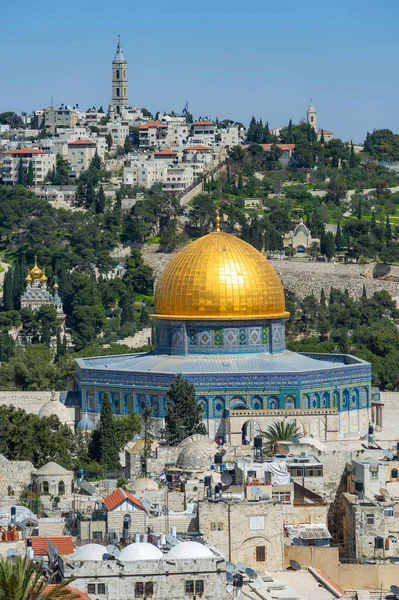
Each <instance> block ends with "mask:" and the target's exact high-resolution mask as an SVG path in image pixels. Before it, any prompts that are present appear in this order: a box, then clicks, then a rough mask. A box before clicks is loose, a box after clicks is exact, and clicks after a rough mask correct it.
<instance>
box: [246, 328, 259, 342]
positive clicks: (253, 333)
mask: <svg viewBox="0 0 399 600" xmlns="http://www.w3.org/2000/svg"><path fill="white" fill-rule="evenodd" d="M248 333H249V345H250V346H259V345H260V343H261V339H262V336H261V329H260V327H250V328H249V332H248Z"/></svg>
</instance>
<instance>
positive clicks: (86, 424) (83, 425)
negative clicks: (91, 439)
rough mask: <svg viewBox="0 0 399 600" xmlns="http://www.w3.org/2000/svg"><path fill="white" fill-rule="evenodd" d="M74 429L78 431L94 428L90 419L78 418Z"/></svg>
mask: <svg viewBox="0 0 399 600" xmlns="http://www.w3.org/2000/svg"><path fill="white" fill-rule="evenodd" d="M76 429H78V430H79V431H92V429H94V423H93V421H92V420H91V419H80V421H79V423H78V424H77V426H76Z"/></svg>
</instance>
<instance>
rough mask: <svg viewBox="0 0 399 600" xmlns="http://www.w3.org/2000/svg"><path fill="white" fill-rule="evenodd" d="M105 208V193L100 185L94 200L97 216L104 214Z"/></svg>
mask: <svg viewBox="0 0 399 600" xmlns="http://www.w3.org/2000/svg"><path fill="white" fill-rule="evenodd" d="M104 208H105V192H104V188H103V186H102V185H100V189H99V190H98V193H97V196H96V200H95V209H96V213H97V214H101V213H103V212H104Z"/></svg>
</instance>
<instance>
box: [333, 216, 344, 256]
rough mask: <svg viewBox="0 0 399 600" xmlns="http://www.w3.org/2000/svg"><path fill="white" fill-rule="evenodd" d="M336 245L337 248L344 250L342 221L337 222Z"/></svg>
mask: <svg viewBox="0 0 399 600" xmlns="http://www.w3.org/2000/svg"><path fill="white" fill-rule="evenodd" d="M335 247H336V249H337V250H342V247H343V236H342V232H341V223H340V222H339V221H338V223H337V233H336V234H335Z"/></svg>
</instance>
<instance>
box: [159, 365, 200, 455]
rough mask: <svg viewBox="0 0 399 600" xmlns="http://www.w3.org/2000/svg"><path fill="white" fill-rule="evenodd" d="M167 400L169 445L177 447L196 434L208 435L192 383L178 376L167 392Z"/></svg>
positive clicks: (166, 425) (166, 427)
mask: <svg viewBox="0 0 399 600" xmlns="http://www.w3.org/2000/svg"><path fill="white" fill-rule="evenodd" d="M167 398H168V401H167V405H166V414H165V436H166V439H167V441H168V444H169V445H171V446H177V445H178V444H180V442H181V441H183V440H184V439H185V438H186V437H189V436H190V435H193V434H194V433H201V434H203V435H206V427H205V425H204V424H203V423H202V410H201V406H200V405H199V404H198V402H197V400H196V396H195V388H194V386H193V384H192V383H189V382H188V381H187V380H186V379H184V378H183V377H182V376H181V374H178V375H176V377H175V378H174V380H173V381H172V383H171V385H170V387H169V389H168V391H167Z"/></svg>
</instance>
